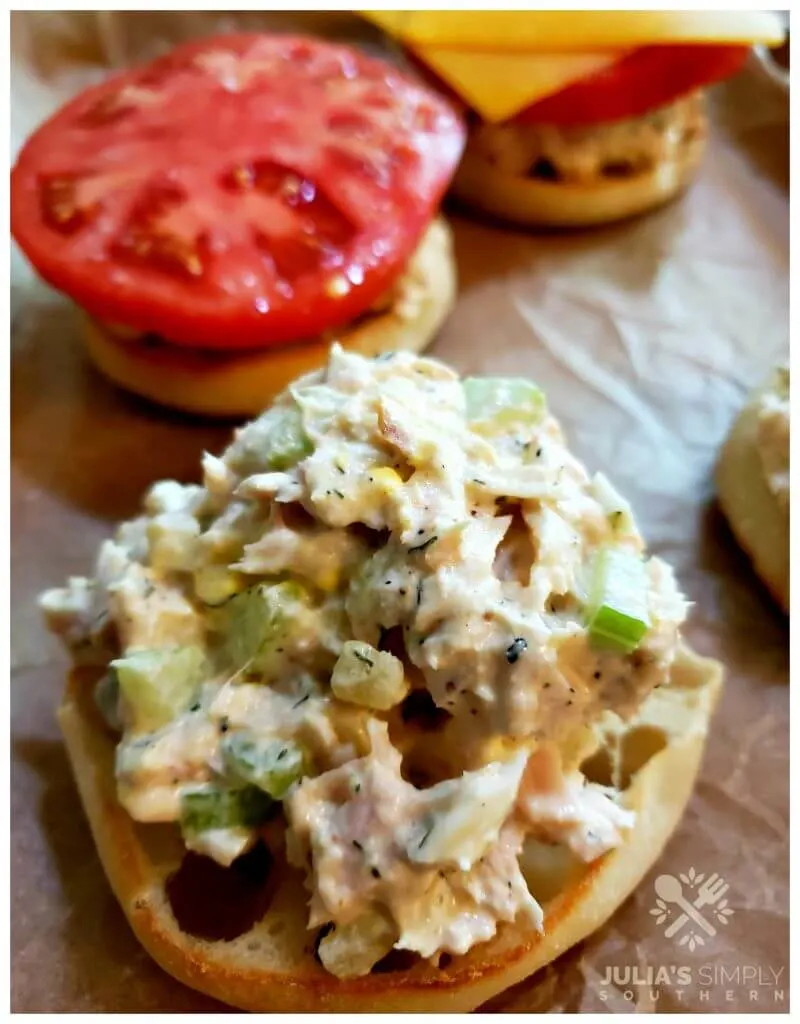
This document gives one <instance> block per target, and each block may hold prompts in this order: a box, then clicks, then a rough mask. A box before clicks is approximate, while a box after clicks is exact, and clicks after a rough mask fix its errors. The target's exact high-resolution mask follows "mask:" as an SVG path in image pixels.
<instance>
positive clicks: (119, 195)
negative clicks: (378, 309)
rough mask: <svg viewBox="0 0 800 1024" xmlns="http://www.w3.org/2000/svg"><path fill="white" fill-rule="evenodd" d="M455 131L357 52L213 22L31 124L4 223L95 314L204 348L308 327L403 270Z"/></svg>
mask: <svg viewBox="0 0 800 1024" xmlns="http://www.w3.org/2000/svg"><path fill="white" fill-rule="evenodd" d="M464 137H465V129H464V125H463V123H462V121H461V119H460V117H459V116H458V115H457V114H456V113H455V111H454V110H453V109H452V107H451V106H450V105H449V104H448V103H447V102H446V101H445V100H443V99H442V98H441V97H439V96H437V95H435V94H434V93H432V92H430V91H429V90H427V89H426V88H424V87H422V86H421V85H419V84H417V83H414V82H412V81H410V80H409V79H408V78H406V77H404V76H403V75H402V74H400V73H399V72H398V71H397V70H395V69H394V68H392V67H391V66H390V65H388V64H385V63H384V62H382V61H379V60H376V59H373V58H370V57H367V56H366V55H364V54H363V53H361V52H359V51H357V50H354V49H351V48H349V47H346V46H341V45H335V44H331V43H327V42H324V41H321V40H312V39H304V38H301V37H295V36H281V35H276V36H269V35H261V34H236V35H228V36H220V37H217V38H214V39H210V40H202V41H199V42H193V43H190V44H188V45H185V46H182V47H180V48H178V49H177V50H174V51H173V52H172V53H170V54H168V55H167V56H165V57H162V58H160V59H159V60H157V61H155V62H153V63H152V64H150V65H148V66H146V67H144V68H139V69H134V70H132V71H129V72H126V73H124V74H122V75H118V76H115V77H114V78H111V79H109V80H108V81H106V82H104V83H102V84H101V85H99V86H95V87H93V88H91V89H88V90H86V91H85V92H84V93H82V94H81V95H79V96H78V97H77V98H76V99H74V100H72V101H71V102H70V103H69V104H68V105H67V106H66V107H64V108H62V109H61V110H60V111H59V112H58V113H57V114H56V115H55V116H54V117H52V118H51V119H50V120H49V121H48V122H46V123H45V124H44V125H43V126H42V127H41V128H40V129H39V130H38V131H37V132H36V133H35V134H34V135H33V136H32V137H31V138H30V139H29V140H28V142H27V143H26V145H25V146H24V147H23V149H22V151H21V153H20V155H19V158H18V160H17V164H16V167H15V168H14V171H13V172H12V177H11V226H12V233H13V235H14V237H15V239H16V240H17V242H18V244H19V245H20V247H21V248H22V249H23V251H24V252H25V253H26V255H27V256H28V258H29V259H30V260H31V262H32V263H33V264H34V266H35V267H36V268H37V269H38V271H39V272H40V273H41V275H42V276H43V277H44V278H45V279H46V280H47V281H48V282H49V283H51V284H52V285H53V286H55V287H56V288H59V289H61V290H62V291H64V292H66V293H67V294H68V295H70V296H71V297H72V298H74V299H75V301H76V302H78V303H79V304H80V305H82V306H84V307H85V308H86V309H87V310H88V311H89V312H90V313H91V314H92V315H93V316H95V317H96V318H98V319H101V320H106V321H111V322H115V323H120V324H125V325H129V326H131V327H134V328H137V329H139V330H141V331H149V332H155V333H158V334H160V335H162V336H164V337H166V338H168V339H169V340H170V341H174V342H176V343H179V344H180V343H183V344H188V345H194V346H203V347H209V348H237V347H240V348H245V347H259V346H265V345H270V344H276V343H286V342H290V341H294V340H299V339H303V338H313V337H315V336H317V335H319V334H320V333H321V332H323V331H328V330H331V329H335V328H336V327H339V326H341V325H343V324H346V323H347V322H348V321H350V320H352V319H354V318H355V317H356V316H358V315H359V314H361V313H363V312H364V311H365V310H367V309H368V308H369V307H370V306H371V305H372V304H373V303H374V302H375V301H376V300H377V299H378V298H379V297H380V296H381V295H382V294H383V293H385V292H386V291H387V290H388V288H389V287H390V286H391V285H392V283H393V282H394V281H395V279H396V278H397V276H398V275H399V274H400V273H401V272H402V270H403V268H404V266H405V264H406V263H407V261H408V259H409V257H410V256H411V254H412V253H413V251H414V249H415V248H416V246H417V244H418V243H419V241H420V239H421V237H422V234H423V233H424V231H425V229H426V228H427V226H428V223H429V222H430V219H431V217H432V215H433V213H434V211H435V208H436V206H437V205H438V203H439V201H440V199H441V197H442V195H443V193H444V191H445V189H446V188H447V185H448V183H449V181H450V178H451V176H452V174H453V172H454V170H455V167H456V165H457V163H458V160H459V157H460V155H461V151H462V148H463V145H464Z"/></svg>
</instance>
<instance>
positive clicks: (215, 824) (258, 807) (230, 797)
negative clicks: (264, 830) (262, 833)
mask: <svg viewBox="0 0 800 1024" xmlns="http://www.w3.org/2000/svg"><path fill="white" fill-rule="evenodd" d="M272 804H273V801H272V798H271V797H269V796H268V795H267V794H266V793H263V792H262V791H261V790H260V789H256V787H255V786H246V787H244V788H243V789H224V788H223V787H221V786H215V785H213V784H212V783H209V784H208V785H204V786H197V787H196V788H194V789H189V790H186V791H185V792H183V793H182V794H181V812H180V821H181V829H182V830H183V831H184V832H193V833H197V832H207V831H208V830H209V829H213V828H252V827H254V826H255V825H260V824H261V823H262V822H264V821H266V819H267V817H268V816H269V813H270V809H271V808H272Z"/></svg>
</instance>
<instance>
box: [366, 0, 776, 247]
mask: <svg viewBox="0 0 800 1024" xmlns="http://www.w3.org/2000/svg"><path fill="white" fill-rule="evenodd" d="M364 13H366V14H367V15H368V17H370V18H371V20H373V21H374V22H376V23H377V24H378V25H381V26H382V27H383V28H385V29H386V30H387V31H388V32H391V33H392V34H394V35H396V36H397V37H398V38H399V39H400V40H401V41H402V42H403V43H405V44H406V45H407V46H408V47H409V51H410V53H411V54H412V55H413V57H414V58H416V60H417V61H418V62H419V63H420V64H421V65H422V66H423V67H424V68H425V69H426V70H427V72H428V73H429V75H432V76H434V79H435V80H436V81H438V82H439V83H440V84H441V85H442V87H443V88H444V89H445V90H446V91H449V92H451V93H452V94H454V95H455V97H457V98H458V99H460V100H461V101H462V102H463V103H464V104H465V105H466V107H467V108H468V109H469V111H470V132H469V140H468V142H467V148H466V151H465V153H464V159H463V161H462V163H461V167H460V169H459V172H458V174H457V176H456V179H455V182H454V191H455V193H456V194H457V195H458V196H460V197H461V198H462V199H463V200H464V201H465V202H466V203H468V204H469V205H470V206H472V207H474V208H475V209H478V210H483V211H485V212H488V213H491V214H494V215H495V216H498V217H502V218H503V219H505V220H509V221H512V222H515V223H519V224H531V225H559V226H572V227H582V226H585V225H590V224H600V223H604V222H607V221H613V220H617V219H619V218H621V217H627V216H630V215H632V214H635V213H641V212H643V211H644V210H648V209H650V208H652V207H654V206H658V205H659V204H661V203H663V202H666V201H667V200H668V199H670V198H672V197H673V196H674V195H676V193H678V192H679V191H680V190H681V189H682V188H683V187H684V186H685V185H687V184H688V183H689V181H691V179H692V177H693V176H694V172H695V170H696V168H697V165H698V163H699V161H700V157H701V156H702V154H703V151H704V149H705V142H706V134H707V123H706V114H705V105H704V99H703V90H704V89H705V88H706V87H707V86H709V85H713V84H714V83H715V82H719V81H721V80H722V79H724V78H728V77H730V76H731V75H733V74H734V73H735V72H736V71H738V70H739V69H740V68H741V67H742V65H743V64H744V61H745V59H746V57H747V54H748V52H749V50H750V47H751V45H752V44H753V43H759V44H765V45H767V46H777V45H779V44H780V43H781V42H782V40H783V38H784V34H785V33H784V27H783V24H782V22H781V19H780V18H779V17H777V16H776V15H775V14H774V13H772V12H768V11H700V10H694V11H691V10H690V11H677V10H676V11H597V10H581V11H368V12H364Z"/></svg>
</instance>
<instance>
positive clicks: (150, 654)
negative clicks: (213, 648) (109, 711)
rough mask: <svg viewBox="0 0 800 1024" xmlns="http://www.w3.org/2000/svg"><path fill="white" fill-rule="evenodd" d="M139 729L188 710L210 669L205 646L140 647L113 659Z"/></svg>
mask: <svg viewBox="0 0 800 1024" xmlns="http://www.w3.org/2000/svg"><path fill="white" fill-rule="evenodd" d="M111 668H112V669H113V670H114V671H115V672H116V675H117V679H118V681H119V688H120V691H121V693H122V696H123V699H124V700H125V703H126V705H127V706H128V707H129V708H130V710H131V712H132V714H133V718H134V721H135V723H136V726H137V728H146V729H150V730H154V729H159V728H160V727H161V726H163V725H166V724H167V722H171V721H172V720H173V719H174V718H176V717H177V716H178V715H179V714H181V712H183V711H185V710H186V708H187V707H188V705H189V704H190V703H191V701H192V698H193V697H194V694H195V691H196V690H197V687H198V686H199V685H200V683H202V682H203V679H204V676H205V674H206V672H207V668H208V666H207V663H206V657H205V654H204V653H203V650H202V648H200V647H196V646H194V645H190V646H186V647H159V648H155V647H152V648H144V647H143V648H139V649H134V650H131V651H128V652H127V653H126V654H125V656H124V657H122V658H117V659H116V660H114V661H112V662H111Z"/></svg>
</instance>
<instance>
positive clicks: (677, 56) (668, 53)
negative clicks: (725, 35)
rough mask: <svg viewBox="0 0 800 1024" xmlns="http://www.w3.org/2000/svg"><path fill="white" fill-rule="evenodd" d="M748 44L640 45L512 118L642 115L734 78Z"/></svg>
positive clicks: (545, 120) (571, 120)
mask: <svg viewBox="0 0 800 1024" xmlns="http://www.w3.org/2000/svg"><path fill="white" fill-rule="evenodd" d="M748 52H749V47H747V46H714V45H705V44H700V43H697V44H692V45H687V46H643V47H642V48H641V49H638V50H634V51H633V52H632V53H629V54H628V55H627V56H625V57H623V58H622V59H621V60H620V61H619V62H618V63H617V64H613V65H612V66H611V67H609V68H604V69H603V70H602V71H598V72H597V73H596V74H594V75H590V76H589V77H588V78H584V79H582V80H581V81H580V82H575V83H574V84H573V85H569V86H567V88H566V89H562V90H561V92H559V93H555V94H554V95H552V96H548V97H546V98H545V99H543V100H540V101H539V102H538V103H534V104H532V105H531V106H530V107H528V108H527V109H526V110H523V111H522V113H520V114H518V115H517V116H516V118H515V119H514V120H516V121H519V122H523V123H526V122H527V123H528V124H562V125H571V124H597V123H602V122H604V121H622V120H624V119H626V118H630V117H641V116H642V115H643V114H649V113H651V112H652V111H654V110H657V109H658V108H659V107H664V106H666V105H667V104H669V103H672V102H674V101H675V100H676V99H678V98H679V97H681V96H684V95H685V94H686V93H689V92H693V91H694V90H695V89H699V88H701V87H702V86H704V85H710V84H711V83H712V82H718V81H721V80H722V79H723V78H728V77H729V76H730V75H733V74H735V72H737V71H738V70H739V69H740V68H741V66H742V65H743V64H744V62H745V60H746V59H747V54H748Z"/></svg>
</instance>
